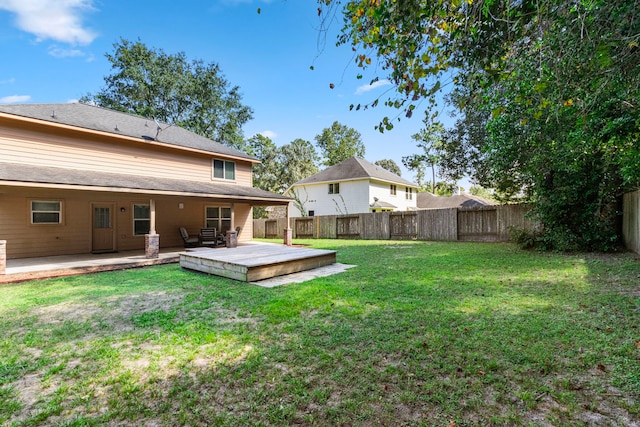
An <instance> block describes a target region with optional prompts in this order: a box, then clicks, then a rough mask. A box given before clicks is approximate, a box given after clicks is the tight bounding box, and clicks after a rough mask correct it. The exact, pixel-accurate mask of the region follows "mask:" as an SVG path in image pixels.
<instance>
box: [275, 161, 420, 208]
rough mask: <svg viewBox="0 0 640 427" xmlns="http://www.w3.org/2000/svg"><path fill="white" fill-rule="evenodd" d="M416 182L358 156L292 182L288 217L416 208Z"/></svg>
mask: <svg viewBox="0 0 640 427" xmlns="http://www.w3.org/2000/svg"><path fill="white" fill-rule="evenodd" d="M417 192H418V185H416V184H414V183H412V182H410V181H407V180H406V179H404V178H401V177H399V176H398V175H396V174H394V173H392V172H389V171H388V170H386V169H384V168H382V167H380V166H377V165H374V164H372V163H369V162H368V161H366V160H364V159H360V158H358V157H351V158H350V159H347V160H345V161H343V162H340V163H338V164H336V165H334V166H331V167H329V168H327V169H325V170H323V171H321V172H318V173H317V174H315V175H312V176H310V177H308V178H305V179H303V180H300V181H298V182H296V183H295V184H293V185H292V186H291V187H290V188H289V189H287V191H286V192H285V194H286V195H288V196H291V197H293V198H294V199H295V202H293V203H292V205H291V207H290V216H291V217H301V216H314V215H349V214H356V213H369V212H382V211H407V210H415V209H416V195H417Z"/></svg>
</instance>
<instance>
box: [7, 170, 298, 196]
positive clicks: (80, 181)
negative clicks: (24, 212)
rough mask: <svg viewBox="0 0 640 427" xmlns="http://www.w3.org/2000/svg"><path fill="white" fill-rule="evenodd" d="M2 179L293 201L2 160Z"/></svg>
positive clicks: (252, 191) (232, 188)
mask: <svg viewBox="0 0 640 427" xmlns="http://www.w3.org/2000/svg"><path fill="white" fill-rule="evenodd" d="M0 181H12V182H16V183H20V182H22V183H38V184H49V185H56V184H57V185H70V186H88V187H100V188H109V189H113V190H114V191H117V190H123V191H125V190H126V191H131V190H137V191H139V192H140V193H143V194H144V193H145V192H147V191H149V192H166V193H182V194H184V193H188V194H189V195H193V196H202V197H212V198H225V199H236V200H248V201H254V202H262V203H253V204H273V205H278V204H287V203H288V202H289V201H291V200H293V199H291V198H289V197H286V196H282V195H280V194H275V193H270V192H268V191H264V190H259V189H257V188H253V187H244V186H240V185H234V184H218V183H207V182H198V181H186V180H178V179H169V178H153V177H148V176H136V175H124V174H115V173H106V172H93V171H91V172H89V171H82V170H75V169H64V168H54V167H45V166H32V165H23V164H16V163H0Z"/></svg>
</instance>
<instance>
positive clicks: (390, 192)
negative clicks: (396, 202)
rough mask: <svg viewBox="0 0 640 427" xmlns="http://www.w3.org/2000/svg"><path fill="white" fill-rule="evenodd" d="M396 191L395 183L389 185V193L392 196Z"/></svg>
mask: <svg viewBox="0 0 640 427" xmlns="http://www.w3.org/2000/svg"><path fill="white" fill-rule="evenodd" d="M397 192H398V187H397V186H396V185H395V184H391V185H389V194H391V195H392V196H395V195H396V193H397Z"/></svg>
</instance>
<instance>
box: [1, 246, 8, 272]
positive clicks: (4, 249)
mask: <svg viewBox="0 0 640 427" xmlns="http://www.w3.org/2000/svg"><path fill="white" fill-rule="evenodd" d="M6 273H7V241H6V240H0V275H2V274H6Z"/></svg>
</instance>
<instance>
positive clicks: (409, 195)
mask: <svg viewBox="0 0 640 427" xmlns="http://www.w3.org/2000/svg"><path fill="white" fill-rule="evenodd" d="M405 197H406V198H407V200H413V188H410V187H407V192H406V193H405Z"/></svg>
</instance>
